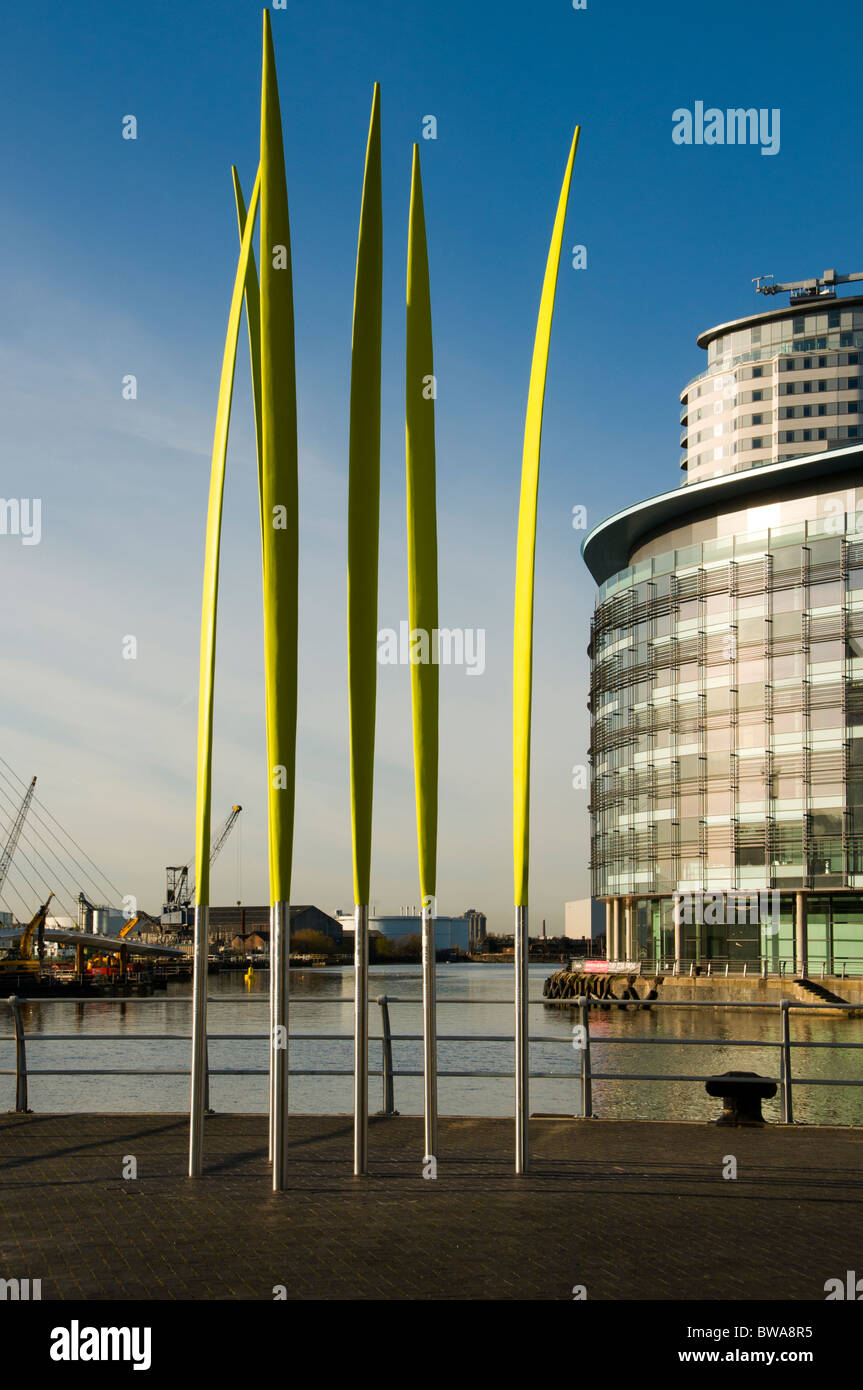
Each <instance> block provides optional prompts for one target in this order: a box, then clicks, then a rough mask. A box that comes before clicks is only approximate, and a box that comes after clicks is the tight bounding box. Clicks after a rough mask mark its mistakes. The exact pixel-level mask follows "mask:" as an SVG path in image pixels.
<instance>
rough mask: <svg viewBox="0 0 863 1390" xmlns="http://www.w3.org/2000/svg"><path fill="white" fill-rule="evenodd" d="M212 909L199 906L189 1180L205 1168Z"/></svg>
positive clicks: (193, 1022)
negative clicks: (208, 975) (208, 956)
mask: <svg viewBox="0 0 863 1390" xmlns="http://www.w3.org/2000/svg"><path fill="white" fill-rule="evenodd" d="M209 937H210V909H209V907H207V906H206V905H203V904H201V903H198V904H196V906H195V953H194V959H193V966H192V981H193V983H192V1094H191V1100H190V1106H189V1177H190V1178H199V1177H200V1176H201V1173H202V1172H203V1165H204V1108H205V1105H206V1100H205V1096H204V1090H205V1084H206V1082H205V1072H206V1067H207V954H208V946H209Z"/></svg>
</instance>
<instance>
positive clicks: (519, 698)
mask: <svg viewBox="0 0 863 1390" xmlns="http://www.w3.org/2000/svg"><path fill="white" fill-rule="evenodd" d="M579 133H580V127H579V126H576V128H575V134H574V135H573V137H572V146H571V148H570V151H569V159H568V160H567V164H566V172H565V173H564V176H563V186H562V188H561V190H560V198H559V200H558V204H557V215H556V217H555V219H554V228H553V230H552V234H551V245H550V247H549V251H548V260H547V262H546V267H545V279H544V280H543V284H542V296H541V298H540V301H539V317H538V320H537V325H536V338H535V340H534V345H533V362H532V364H531V369H530V386H529V388H528V396H527V417H526V419H525V425H524V451H523V455H522V465H521V499H520V502H519V509H518V544H517V552H516V567H515V625H514V633H513V700H512V743H513V826H512V832H513V861H514V862H513V868H514V879H515V931H514V944H515V1171H516V1173H524V1172H526V1171H527V1168H528V1165H529V1143H528V1115H529V1113H530V1111H529V1101H528V1091H529V1087H530V1080H529V1078H530V1062H529V1050H530V1049H529V1042H528V1004H529V1000H528V966H529V955H530V938H529V930H528V920H527V900H528V879H529V854H530V717H531V696H532V682H533V578H534V562H535V557H536V502H537V491H538V488H539V451H540V443H541V438H542V407H543V402H544V400H545V378H546V370H547V368H548V349H549V343H550V340H551V321H552V317H553V314H554V293H555V288H556V285H557V272H558V267H559V265H560V248H561V245H562V243H563V228H564V223H565V221H566V208H567V203H568V201H569V187H570V183H571V182H572V166H573V164H574V162H575V151H576V149H577V148H578V137H579Z"/></svg>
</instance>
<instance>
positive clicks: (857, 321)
mask: <svg viewBox="0 0 863 1390" xmlns="http://www.w3.org/2000/svg"><path fill="white" fill-rule="evenodd" d="M698 341H699V344H700V346H702V347H704V348H706V350H707V363H708V365H707V370H706V371H705V372H702V373H701V374H700V375H699V376H697V377H695V379H694V380H693V381H691V382H689V384H688V386H687V387H686V389H685V390H684V391H683V392H682V393H681V397H680V403H681V416H680V422H681V425H682V426H683V429H682V433H681V436H680V443H681V447H682V448H683V450H684V453H683V455H682V457H681V462H680V466H681V468H682V469H684V482H685V483H692V482H701V481H703V480H705V479H707V478H712V477H716V476H719V475H722V474H725V473H736V472H742V471H744V470H746V469H749V468H758V467H763V466H764V465H765V464H772V463H782V462H785V461H786V460H789V459H792V458H797V457H799V456H801V455H806V454H811V453H819V452H822V451H824V450H826V449H831V448H842V447H843V446H845V447H847V446H848V445H849V444H853V442H854V441H855V440H856V439H858V438H863V434H861V430H863V418H861V410H863V406H861V400H863V396H861V390H860V381H861V377H860V371H859V368H860V357H861V352H860V349H861V348H863V300H859V299H848V300H844V301H842V300H835V301H832V302H831V303H830V304H829V305H827V304H819V305H818V306H817V309H816V310H815V311H813V308H812V307H811V306H809V307H807V309H804V310H801V309H799V308H797V309H795V308H789V309H786V310H780V311H778V312H776V313H774V314H773V315H760V316H758V317H753V318H750V319H740V320H738V322H737V323H734V324H729V325H726V326H725V328H723V329H713V330H710V331H709V332H708V333H704V334H702V335H701V337H700V338H699V340H698Z"/></svg>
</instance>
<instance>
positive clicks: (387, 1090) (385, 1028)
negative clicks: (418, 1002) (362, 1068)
mask: <svg viewBox="0 0 863 1390" xmlns="http://www.w3.org/2000/svg"><path fill="white" fill-rule="evenodd" d="M377 1003H378V1004H379V1005H380V1010H381V1062H382V1068H381V1069H382V1071H383V1083H384V1108H383V1110H381V1111H380V1112H379V1113H380V1114H381V1115H397V1114H398V1111H397V1110H396V1108H395V1094H394V1091H393V1038H392V1033H391V1032H390V1008H389V1000H388V999H387V996H386V995H385V994H379V995H378V998H377Z"/></svg>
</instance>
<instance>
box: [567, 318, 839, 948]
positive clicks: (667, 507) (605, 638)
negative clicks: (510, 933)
mask: <svg viewBox="0 0 863 1390" xmlns="http://www.w3.org/2000/svg"><path fill="white" fill-rule="evenodd" d="M698 341H699V343H700V345H701V346H703V347H706V348H707V351H708V368H707V371H706V372H705V373H703V374H702V375H701V376H700V377H699V378H696V381H695V382H694V383H690V385H689V386H688V387H687V388H686V391H685V392H684V393H683V395H682V397H681V400H682V401H683V403H684V422H685V425H686V433H685V435H684V444H685V447H686V455H685V457H684V460H683V466H684V468H685V476H684V486H682V487H678V488H675V489H674V491H672V492H667V493H664V494H662V495H660V496H658V497H653V498H650V499H649V500H648V501H645V502H642V503H639V504H637V505H636V506H633V507H630V508H628V509H626V510H625V511H622V512H619V513H618V514H616V515H615V516H612V517H610V518H609V519H608V520H607V521H605V522H603V523H602V524H601V525H600V526H598V527H596V528H595V529H594V530H593V531H592V532H591V533H590V535H589V536H588V537H587V539H586V541H585V543H584V547H583V553H584V558H585V561H586V563H587V566H588V568H589V569H590V571H591V574H592V575H593V577H594V579H595V581H596V583H597V584H598V586H599V587H598V594H597V602H596V610H595V613H594V617H593V622H592V629H591V642H590V655H591V667H592V675H591V694H590V713H591V741H590V761H591V808H590V809H591V861H590V862H591V876H592V893H593V896H594V897H595V898H599V899H601V900H604V901H605V903H606V911H607V937H608V954H609V956H610V957H612V958H615V959H635V958H638V957H639V956H640V957H642V958H646V959H649V960H659V959H662V960H665V961H670V960H673V959H675V958H677V959H680V960H682V961H684V962H686V961H691V962H706V961H718V962H721V961H723V960H730V961H740V960H744V961H751V962H753V963H755V962H759V963H760V964H761V965H763V964H764V963H765V962H766V965H767V968H769V969H771V970H773V969H778V968H780V965H781V964H782V963H783V962H784V963H785V966H786V967H787V968H788V969H789V970H791V971H794V972H796V973H797V974H805V973H808V974H820V973H821V971H822V969H823V970H824V972H825V973H827V974H832V973H840V974H841V973H842V969H843V965H844V966H845V967H846V968H849V969H850V968H859V967H856V966H855V967H852V966H851V964H850V962H852V961H855V960H857V959H860V958H863V446H861V444H860V443H859V442H857V433H856V431H857V426H856V424H855V423H852V422H853V421H854V420H855V419H856V415H857V412H858V409H859V408H860V406H859V403H860V401H861V391H860V386H859V376H858V375H857V372H856V366H857V363H856V358H857V357H858V356H859V351H860V350H861V349H863V300H859V299H846V300H841V299H833V300H832V302H829V303H828V304H827V305H826V306H825V305H823V304H821V303H819V304H817V305H815V306H813V307H812V309H811V311H810V308H809V307H808V306H807V307H805V308H803V307H796V308H792V309H780V310H777V311H776V312H775V313H773V314H760V315H757V316H753V317H752V318H749V319H743V320H740V321H738V322H737V323H734V324H727V325H724V326H722V327H721V328H717V329H712V330H710V331H709V332H708V333H705V334H702V335H701V337H700V338H699V340H698ZM852 359H855V360H853V361H852ZM756 368H760V369H761V370H762V375H761V376H760V377H758V378H753V377H752V375H751V373H752V372H753V371H754V370H755V369H756ZM754 380H759V381H762V382H763V383H764V385H763V386H761V387H756V386H753V384H752V383H753V381H754ZM821 382H824V383H826V384H825V385H824V386H823V387H822V386H821V385H820V383H821ZM799 388H802V389H799ZM753 390H761V391H763V392H768V391H769V395H766V396H764V398H763V399H762V400H760V401H758V402H757V405H758V407H759V408H758V409H756V408H755V406H756V402H754V401H753V400H751V399H750V396H751V393H752V391H753ZM798 405H799V406H800V408H801V409H802V408H803V406H804V405H805V406H806V407H807V408H810V407H811V408H812V409H813V410H816V409H817V408H818V407H820V406H823V407H825V409H824V412H823V414H818V413H815V414H811V415H805V416H804V415H800V417H799V421H798V417H797V416H796V415H788V414H787V413H785V412H787V411H789V410H797V409H798ZM762 406H763V409H761V407H762ZM696 412H702V413H701V415H700V417H699V418H696ZM756 415H759V416H761V417H762V418H761V419H760V420H759V421H758V422H757V423H755V422H754V419H753V417H754V416H756ZM768 417H769V418H768ZM706 420H707V421H710V422H711V424H710V426H709V427H710V428H713V429H715V428H716V426H717V425H718V426H720V427H721V432H720V433H719V434H714V435H713V436H711V438H712V440H713V441H719V442H712V443H708V441H707V439H706V438H702V437H701V435H702V433H703V431H704V430H706V429H707V428H708V425H707V424H705V423H703V422H704V421H706ZM804 420H805V421H810V420H811V422H812V423H811V424H809V423H807V424H804V423H802V422H803V421H804ZM714 421H715V422H716V423H715V424H713V423H712V422H714ZM822 422H823V423H822ZM755 431H759V433H755ZM823 431H826V432H827V433H822V432H823ZM830 431H833V433H830ZM836 431H848V433H841V432H840V433H837V432H836ZM850 431H853V433H850ZM815 432H818V433H817V434H816V433H815ZM708 455H709V456H708ZM756 903H757V904H758V907H757V908H756ZM744 919H745V920H744Z"/></svg>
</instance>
